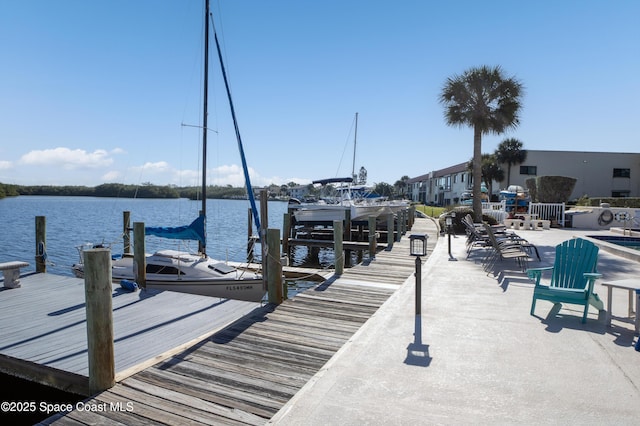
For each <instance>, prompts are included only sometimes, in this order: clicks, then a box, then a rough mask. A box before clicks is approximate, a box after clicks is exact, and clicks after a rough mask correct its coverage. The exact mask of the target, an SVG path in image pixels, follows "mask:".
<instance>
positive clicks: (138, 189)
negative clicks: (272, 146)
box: [0, 176, 409, 200]
mask: <svg viewBox="0 0 640 426" xmlns="http://www.w3.org/2000/svg"><path fill="white" fill-rule="evenodd" d="M408 180H409V177H408V176H403V177H402V178H401V179H400V180H398V181H397V182H396V183H395V184H394V185H390V184H388V183H385V182H381V183H377V184H375V185H374V187H373V191H374V192H375V193H377V194H378V195H381V196H385V197H389V198H402V197H404V196H405V195H406V190H407V181H408ZM295 186H298V184H296V183H295V182H290V183H288V184H286V185H275V184H271V185H269V186H268V187H267V188H266V189H267V190H268V193H269V197H271V198H281V199H282V198H285V197H288V196H289V190H290V188H293V187H295ZM309 186H310V187H313V185H311V184H309ZM254 189H255V188H254ZM201 192H202V189H201V188H200V187H194V186H189V187H177V186H175V185H154V184H152V183H149V182H147V183H143V184H141V185H127V184H122V183H105V184H102V185H98V186H95V187H89V186H82V185H61V186H55V185H13V184H3V183H1V182H0V199H2V198H5V197H16V196H19V195H47V196H74V197H111V198H161V199H162V198H164V199H175V198H188V199H191V200H199V199H201V195H200V194H201ZM207 198H211V199H245V198H247V192H246V189H245V188H244V187H233V186H231V185H226V186H218V185H210V186H208V187H207Z"/></svg>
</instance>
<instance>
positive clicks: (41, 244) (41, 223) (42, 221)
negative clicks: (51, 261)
mask: <svg viewBox="0 0 640 426" xmlns="http://www.w3.org/2000/svg"><path fill="white" fill-rule="evenodd" d="M46 260H47V218H46V217H45V216H36V272H43V273H44V272H47V263H46Z"/></svg>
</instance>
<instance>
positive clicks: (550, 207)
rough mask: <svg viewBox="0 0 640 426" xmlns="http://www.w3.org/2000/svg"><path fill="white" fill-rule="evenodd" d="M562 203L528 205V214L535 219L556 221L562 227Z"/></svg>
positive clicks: (563, 206)
mask: <svg viewBox="0 0 640 426" xmlns="http://www.w3.org/2000/svg"><path fill="white" fill-rule="evenodd" d="M564 210H565V205H564V203H529V214H531V215H536V216H535V217H536V218H537V219H544V220H550V221H552V222H553V221H554V220H555V221H557V223H558V224H559V225H560V226H562V227H564Z"/></svg>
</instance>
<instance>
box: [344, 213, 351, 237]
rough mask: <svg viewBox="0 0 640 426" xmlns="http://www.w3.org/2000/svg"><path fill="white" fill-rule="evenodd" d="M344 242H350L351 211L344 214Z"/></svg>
mask: <svg viewBox="0 0 640 426" xmlns="http://www.w3.org/2000/svg"><path fill="white" fill-rule="evenodd" d="M344 241H351V209H346V210H345V212H344Z"/></svg>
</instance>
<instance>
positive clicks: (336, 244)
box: [333, 220, 344, 275]
mask: <svg viewBox="0 0 640 426" xmlns="http://www.w3.org/2000/svg"><path fill="white" fill-rule="evenodd" d="M342 236H343V233H342V221H341V220H334V221H333V252H334V253H333V258H334V262H335V274H336V275H342V273H343V272H344V251H343V250H342Z"/></svg>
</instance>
